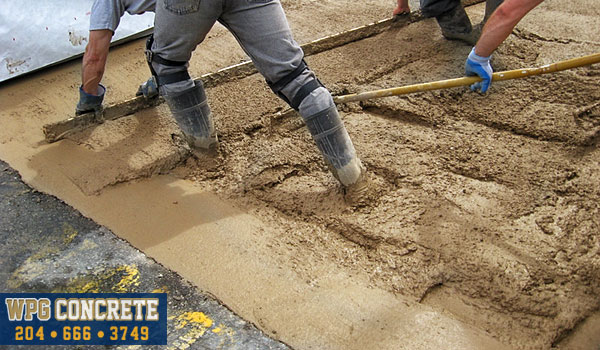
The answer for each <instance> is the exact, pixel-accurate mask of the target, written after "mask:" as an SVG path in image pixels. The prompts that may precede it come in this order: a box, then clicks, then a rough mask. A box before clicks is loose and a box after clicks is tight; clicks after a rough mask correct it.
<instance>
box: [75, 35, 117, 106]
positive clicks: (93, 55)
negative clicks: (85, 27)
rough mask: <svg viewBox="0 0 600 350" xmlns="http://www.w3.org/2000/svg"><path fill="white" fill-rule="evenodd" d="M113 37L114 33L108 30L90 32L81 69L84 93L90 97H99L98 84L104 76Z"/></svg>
mask: <svg viewBox="0 0 600 350" xmlns="http://www.w3.org/2000/svg"><path fill="white" fill-rule="evenodd" d="M112 36H113V32H112V31H110V30H108V29H103V30H92V31H90V38H89V41H88V45H87V47H86V48H85V53H84V55H83V67H82V69H81V77H82V86H83V91H85V92H86V93H88V94H90V95H98V84H99V83H100V80H102V75H104V67H105V66H106V59H107V58H108V49H109V48H110V40H111V39H112Z"/></svg>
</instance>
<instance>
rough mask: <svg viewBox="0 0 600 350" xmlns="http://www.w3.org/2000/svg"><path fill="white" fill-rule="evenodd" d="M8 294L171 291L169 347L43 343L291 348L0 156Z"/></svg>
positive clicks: (1, 265) (1, 242) (0, 273)
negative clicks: (30, 182) (36, 185)
mask: <svg viewBox="0 0 600 350" xmlns="http://www.w3.org/2000/svg"><path fill="white" fill-rule="evenodd" d="M190 264H193V261H191V262H190ZM232 283H233V282H232ZM11 292H40V293H41V292H43V293H46V292H61V293H126V292H131V293H148V292H166V293H167V295H168V322H167V329H168V331H167V333H168V336H167V339H168V345H167V346H143V347H142V346H140V345H135V346H90V345H86V346H75V347H74V346H44V349H96V348H97V349H170V350H171V349H172V350H175V349H180V350H183V349H190V350H194V349H232V350H234V349H236V350H237V349H281V350H283V349H289V347H287V346H286V345H285V344H283V343H280V342H278V341H276V340H274V339H272V338H270V337H268V336H266V335H265V334H264V333H263V332H261V331H260V330H258V329H257V328H256V327H255V326H254V325H253V324H251V323H249V322H247V321H245V320H243V319H241V318H240V317H238V316H237V315H235V314H234V313H233V312H232V311H231V310H229V309H227V307H225V306H224V305H222V304H221V303H219V302H218V301H217V300H215V299H214V298H213V297H211V296H209V295H207V294H205V293H203V292H202V291H201V290H199V288H197V287H196V286H193V285H191V284H190V283H188V282H187V281H185V280H183V279H182V278H181V277H180V276H179V275H177V274H176V273H174V272H172V271H170V270H168V269H166V268H165V267H163V266H161V265H160V264H158V263H156V262H155V261H153V260H152V259H149V258H148V257H146V256H145V255H144V254H143V253H142V252H140V251H138V250H137V249H135V248H133V247H132V246H131V245H129V244H128V243H127V242H125V241H123V240H121V239H119V238H118V237H117V236H115V234H113V233H112V232H111V231H110V230H108V229H107V228H105V227H102V226H99V225H98V224H96V223H95V222H93V221H92V220H90V219H88V218H86V217H84V216H82V215H81V214H80V213H79V212H78V211H77V210H75V209H73V208H71V207H70V206H68V205H67V204H65V203H64V202H62V201H60V200H59V199H57V198H55V197H52V196H49V195H46V194H43V193H40V192H37V191H35V190H33V189H32V188H30V187H29V186H27V185H26V184H24V183H23V181H21V178H20V177H19V174H18V173H17V172H15V171H14V170H13V169H11V168H10V167H9V166H8V165H7V164H6V163H4V162H2V161H0V293H11ZM25 348H27V349H30V348H31V346H27V347H25V346H0V349H25Z"/></svg>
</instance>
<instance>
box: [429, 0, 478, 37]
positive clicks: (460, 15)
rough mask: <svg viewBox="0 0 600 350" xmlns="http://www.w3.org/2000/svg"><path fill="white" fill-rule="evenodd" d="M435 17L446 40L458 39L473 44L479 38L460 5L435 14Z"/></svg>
mask: <svg viewBox="0 0 600 350" xmlns="http://www.w3.org/2000/svg"><path fill="white" fill-rule="evenodd" d="M436 19H437V21H438V24H439V25H440V29H441V30H442V35H443V36H444V38H446V39H448V40H460V41H463V42H466V43H467V44H469V45H475V43H476V42H477V39H479V35H478V34H477V33H475V32H474V31H473V27H472V26H471V20H470V19H469V16H467V13H466V12H465V9H464V8H463V7H462V6H461V5H459V6H456V7H455V8H454V9H452V10H450V11H448V12H446V13H444V14H442V15H439V16H437V17H436Z"/></svg>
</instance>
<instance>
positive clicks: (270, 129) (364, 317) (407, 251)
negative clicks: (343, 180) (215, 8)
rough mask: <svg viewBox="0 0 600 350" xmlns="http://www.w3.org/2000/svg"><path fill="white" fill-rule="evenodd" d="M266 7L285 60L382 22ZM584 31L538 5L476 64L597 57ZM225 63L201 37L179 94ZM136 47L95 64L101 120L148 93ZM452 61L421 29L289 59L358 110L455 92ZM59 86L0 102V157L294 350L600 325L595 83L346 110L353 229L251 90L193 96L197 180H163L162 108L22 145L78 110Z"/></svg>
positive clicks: (20, 83) (441, 341) (67, 84)
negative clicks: (205, 155)
mask: <svg viewBox="0 0 600 350" xmlns="http://www.w3.org/2000/svg"><path fill="white" fill-rule="evenodd" d="M283 3H284V6H285V7H286V10H288V15H289V17H290V21H291V22H292V27H293V28H294V29H295V30H296V31H297V32H298V33H299V34H298V37H299V41H301V42H305V41H309V40H313V39H317V38H318V37H320V36H324V35H327V34H333V33H335V32H337V31H340V30H343V29H347V28H351V27H355V26H357V25H361V24H366V23H368V22H371V21H374V20H377V19H382V18H384V17H386V16H388V15H389V12H390V11H391V9H392V8H393V5H394V4H393V2H392V3H390V2H389V1H374V0H373V1H369V2H364V3H360V4H358V3H357V4H355V5H353V6H347V4H348V3H347V2H346V1H333V0H332V1H325V2H319V3H318V4H316V3H314V2H312V1H302V2H296V1H294V2H292V1H290V2H285V1H284V2H283ZM348 7H351V8H348ZM583 8H585V11H584V10H582V9H583ZM469 12H470V14H471V15H472V17H473V18H474V19H477V18H480V17H481V16H482V14H483V6H482V5H480V6H475V7H473V8H471V9H469ZM554 19H556V20H554ZM549 22H552V23H551V24H552V25H550V24H548V23H549ZM316 24H318V26H317V25H316ZM598 27H600V7H599V6H598V4H596V3H595V2H594V1H592V0H579V1H577V2H572V3H570V4H569V5H565V4H563V3H561V2H559V1H557V0H556V1H555V0H547V1H546V2H545V3H544V4H543V5H542V6H541V7H540V8H539V9H536V10H535V12H533V13H532V14H530V16H528V17H527V18H526V19H525V20H524V21H523V23H522V24H521V25H520V26H519V28H518V30H517V31H516V35H513V36H511V37H510V38H509V40H508V41H507V42H506V43H505V44H504V45H503V46H502V47H501V49H500V50H499V51H498V53H497V54H496V55H495V58H494V65H495V67H496V68H497V69H498V70H502V69H515V68H518V67H521V66H530V65H541V64H545V63H550V62H553V61H556V60H560V59H566V58H572V57H574V56H577V55H582V54H589V53H594V52H597V51H600V41H598V39H597V35H596V36H594V35H593V34H590V31H589V28H598ZM234 44H235V43H234V42H233V41H232V39H231V38H230V37H229V36H228V34H227V35H225V34H224V32H223V31H222V30H221V29H217V30H216V31H215V32H214V34H212V36H211V37H210V38H208V40H207V42H206V43H205V44H202V46H201V48H200V49H199V50H198V52H197V53H196V54H195V56H194V63H193V64H192V73H193V75H195V76H198V75H200V74H202V73H205V72H209V71H211V70H214V69H216V68H221V67H223V66H226V65H229V64H231V63H237V62H236V61H237V60H240V59H243V54H242V53H241V52H240V51H235V50H234V49H233V47H235V45H234ZM228 45H230V46H228ZM229 47H231V49H229ZM141 48H142V43H140V42H137V43H132V44H128V45H125V46H123V47H120V48H118V49H117V50H114V52H113V53H114V55H111V57H115V58H111V63H110V66H109V69H108V71H107V77H106V79H105V80H106V83H107V85H108V87H109V89H110V90H109V91H110V95H109V96H107V98H108V100H109V101H118V100H119V99H124V98H125V97H130V96H131V94H132V92H133V91H135V87H136V86H137V83H139V81H143V80H144V78H145V77H146V75H147V71H146V68H145V63H144V62H143V58H142V57H141ZM469 49H470V48H469V47H468V46H465V45H462V44H459V43H454V42H448V41H446V40H444V39H443V38H442V37H441V35H440V33H439V29H438V28H437V25H436V24H435V22H434V21H433V20H427V21H423V22H420V23H415V24H412V25H410V26H409V27H407V28H403V29H391V30H389V31H388V32H386V33H383V34H381V35H379V36H377V37H374V38H371V39H367V40H363V41H361V42H357V43H353V44H350V45H347V46H345V47H341V48H338V49H335V50H332V51H329V52H324V53H321V54H319V55H316V56H312V57H309V58H308V59H307V60H308V63H309V64H310V65H311V66H312V67H314V69H315V70H316V71H317V73H318V74H319V77H320V78H321V79H322V80H323V82H325V83H326V84H327V85H328V86H330V87H331V88H332V89H333V90H334V91H338V92H340V91H350V92H357V91H362V90H368V89H373V88H385V87H391V86H397V85H404V84H410V83H417V82H425V81H430V80H438V79H444V78H452V77H458V76H460V75H462V69H463V68H462V65H463V62H464V57H466V55H467V53H468V51H469ZM77 68H78V67H77V64H68V65H64V66H60V67H57V68H53V69H51V70H49V71H47V72H43V73H39V74H36V75H33V76H31V77H29V78H24V79H19V80H17V81H14V82H11V83H8V84H6V85H4V86H3V87H2V88H1V90H0V105H2V112H1V114H0V120H1V123H2V125H3V128H2V129H0V157H1V158H2V159H3V160H6V161H8V162H9V163H10V164H11V166H13V167H15V168H16V169H17V170H19V172H20V173H21V174H22V175H23V178H24V179H25V181H27V182H28V183H30V184H32V185H33V186H35V187H36V188H38V189H40V190H43V191H45V192H49V193H52V194H55V195H57V196H58V197H59V198H61V199H63V200H65V201H66V202H67V203H69V204H71V205H73V206H75V207H76V208H77V209H79V210H81V211H82V213H84V214H85V215H87V216H90V217H92V218H93V219H94V220H95V221H97V222H98V223H100V224H103V225H106V226H107V227H108V228H110V229H111V230H113V231H114V232H115V233H116V234H118V235H119V236H121V237H123V238H125V239H127V240H128V241H129V242H131V243H132V244H133V245H134V246H135V247H137V248H139V249H141V250H142V251H144V252H145V253H146V254H148V255H149V256H151V257H153V258H154V259H156V260H157V261H159V262H161V263H162V264H164V265H165V266H167V267H169V268H171V269H174V270H175V271H177V272H179V273H180V274H181V275H183V276H184V277H185V278H187V279H189V280H190V281H192V282H193V283H195V284H196V285H197V286H199V287H200V288H201V289H204V290H206V291H208V292H210V293H212V294H214V295H215V296H216V297H217V298H219V299H220V300H222V301H223V302H224V303H225V304H226V305H228V306H229V307H231V308H232V309H233V310H234V311H236V312H237V313H239V314H240V315H241V316H242V317H244V318H246V319H248V320H250V321H252V322H254V323H255V324H257V325H258V326H259V327H260V328H261V329H262V330H264V331H266V332H268V333H269V334H272V335H273V336H274V337H276V338H278V339H281V340H283V341H284V342H286V343H288V344H290V345H291V346H292V347H293V348H296V349H364V348H378V349H439V348H449V349H483V348H485V349H508V348H518V349H548V348H550V347H551V346H559V347H560V348H567V349H568V348H573V349H576V348H577V347H576V346H579V345H580V344H581V341H578V340H577V339H583V338H581V337H584V338H585V339H588V338H589V337H586V336H585V334H584V335H582V336H579V338H578V336H577V334H570V330H571V329H573V328H576V326H577V325H578V324H579V323H581V322H583V321H584V320H585V319H586V318H588V317H590V316H591V315H593V314H594V312H595V311H597V310H598V308H599V307H600V305H599V302H598V298H597V295H598V292H599V284H600V283H599V281H600V276H599V275H598V271H599V270H600V269H599V267H600V260H599V257H598V249H599V247H598V234H599V225H600V223H599V222H598V218H599V217H600V215H599V208H598V200H599V199H600V198H599V197H600V194H599V193H598V186H597V183H598V170H600V163H599V157H600V153H599V151H598V134H599V129H600V124H599V123H598V118H600V117H599V114H598V113H600V110H598V108H599V107H597V106H596V103H597V102H598V100H599V99H600V91H599V89H598V88H597V82H598V67H588V68H584V69H579V70H576V71H573V72H564V73H557V74H556V75H553V76H550V77H537V78H532V79H531V80H522V81H519V82H511V83H509V82H507V83H501V84H495V85H494V86H493V87H492V89H493V90H492V92H493V93H492V94H490V96H487V97H482V96H478V95H476V94H472V93H469V92H467V91H466V89H458V90H448V91H441V92H433V93H423V94H418V95H414V96H407V97H404V98H395V99H386V100H380V101H370V102H368V103H364V104H362V105H351V106H346V107H344V109H343V117H344V119H345V123H346V125H347V127H348V129H349V132H350V134H351V136H352V137H353V139H354V142H355V144H356V147H357V149H358V152H359V154H360V155H361V157H362V159H363V161H364V162H365V164H366V165H367V167H368V168H369V169H370V173H371V177H372V180H373V183H374V184H375V186H374V193H375V194H376V199H375V200H374V201H373V202H372V203H370V204H369V205H368V206H366V207H362V208H350V207H348V206H347V205H346V204H345V203H344V202H343V198H342V195H341V193H340V191H339V189H338V187H337V184H336V182H335V180H334V179H333V178H332V177H331V175H330V174H329V173H328V171H327V169H326V168H325V166H324V164H323V163H322V161H321V159H320V156H319V154H318V153H317V151H316V148H315V147H314V145H313V144H312V141H311V139H310V136H309V135H308V133H307V132H306V130H304V129H303V128H301V127H300V125H299V124H298V121H297V119H295V118H294V117H284V118H275V117H273V115H274V113H275V112H276V111H277V110H279V109H281V108H282V107H283V106H284V105H283V103H282V102H281V101H279V100H277V99H276V98H275V97H274V96H273V95H272V93H271V92H270V90H269V89H268V87H267V86H266V85H265V84H264V82H263V79H262V78H261V77H259V76H251V77H249V78H246V79H243V80H241V81H237V82H232V83H227V84H225V85H222V86H218V87H216V88H213V89H210V90H209V91H208V95H209V99H210V101H211V105H212V107H213V110H214V112H215V115H216V118H217V119H216V124H217V128H218V130H219V136H220V139H221V145H222V147H221V152H220V155H219V157H218V158H217V159H215V160H211V161H206V160H194V159H191V158H189V159H187V160H186V161H185V162H183V163H181V164H180V165H179V166H178V167H176V168H175V169H172V170H169V169H171V168H172V167H173V164H174V163H175V162H177V161H178V160H179V159H183V158H184V154H183V153H182V152H181V151H180V147H178V141H177V137H173V136H172V135H173V134H175V135H176V134H177V129H176V127H175V126H174V125H173V122H172V121H171V119H170V116H169V113H168V109H167V108H166V106H164V105H163V106H160V107H158V108H155V109H150V110H146V111H143V112H140V113H137V114H135V115H134V116H131V117H127V118H122V119H120V120H116V121H112V122H109V123H106V124H105V125H102V126H100V127H98V128H96V129H93V130H90V131H87V132H85V133H81V134H79V135H76V136H74V137H71V138H70V139H68V140H63V141H60V142H58V143H56V144H52V145H48V144H45V143H44V142H43V135H42V132H41V126H42V125H43V124H45V123H49V122H52V121H57V120H61V119H63V118H64V116H65V115H66V114H69V113H70V112H71V110H72V108H73V106H74V104H75V102H76V93H75V91H76V87H77V86H78V84H79V83H78V72H77ZM123 76H127V77H128V79H126V80H124V79H123ZM5 106H7V107H5ZM160 173H163V174H162V175H160ZM164 173H167V174H164ZM149 176H151V177H150V178H146V177H149ZM138 177H140V178H139V179H137V180H135V179H136V178H138ZM596 319H597V317H596V318H594V317H590V318H589V319H588V322H589V323H590V324H588V323H586V324H585V327H584V326H581V327H577V329H583V331H584V332H587V334H589V332H590V331H589V329H596V328H594V327H595V326H594V325H595V324H597V322H596V323H595V322H594V320H596ZM565 336H569V337H568V338H567V339H566V340H565V342H563V343H561V340H562V339H563V337H565ZM586 341H587V340H586ZM593 341H594V340H593V338H592V340H591V342H593Z"/></svg>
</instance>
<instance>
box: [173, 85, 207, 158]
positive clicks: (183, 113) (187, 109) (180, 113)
mask: <svg viewBox="0 0 600 350" xmlns="http://www.w3.org/2000/svg"><path fill="white" fill-rule="evenodd" d="M194 83H195V86H194V87H193V88H191V89H187V90H184V91H181V92H177V93H169V94H167V95H164V98H165V100H166V101H167V104H168V105H169V108H170V109H171V113H172V114H173V117H174V118H175V121H176V122H177V125H179V127H180V128H181V131H182V132H183V134H184V136H185V137H186V140H187V142H188V143H189V145H190V147H191V148H194V149H200V150H210V151H213V150H216V148H217V146H218V140H217V135H216V132H215V126H214V123H213V120H212V113H211V111H210V107H209V106H208V102H207V100H206V93H205V92H204V86H203V85H202V82H201V81H195V82H194Z"/></svg>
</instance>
